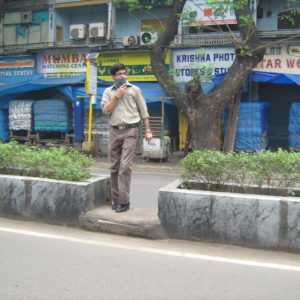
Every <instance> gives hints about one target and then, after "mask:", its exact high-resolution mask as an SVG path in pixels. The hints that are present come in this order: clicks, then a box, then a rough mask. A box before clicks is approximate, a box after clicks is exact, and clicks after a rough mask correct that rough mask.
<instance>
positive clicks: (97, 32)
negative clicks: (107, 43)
mask: <svg viewBox="0 0 300 300" xmlns="http://www.w3.org/2000/svg"><path fill="white" fill-rule="evenodd" d="M89 37H90V38H105V37H106V24H105V23H91V24H89Z"/></svg>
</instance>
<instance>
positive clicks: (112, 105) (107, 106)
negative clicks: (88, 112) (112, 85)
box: [104, 84, 127, 114]
mask: <svg viewBox="0 0 300 300" xmlns="http://www.w3.org/2000/svg"><path fill="white" fill-rule="evenodd" d="M125 93H127V87H126V85H125V84H123V85H122V86H121V87H120V88H118V89H117V91H116V93H115V95H114V96H113V98H112V99H111V100H110V101H108V102H107V103H106V104H105V106H104V111H105V113H107V114H110V113H111V112H112V111H113V110H114V109H115V107H116V105H117V102H118V100H119V99H120V98H121V97H123V95H124V94H125Z"/></svg>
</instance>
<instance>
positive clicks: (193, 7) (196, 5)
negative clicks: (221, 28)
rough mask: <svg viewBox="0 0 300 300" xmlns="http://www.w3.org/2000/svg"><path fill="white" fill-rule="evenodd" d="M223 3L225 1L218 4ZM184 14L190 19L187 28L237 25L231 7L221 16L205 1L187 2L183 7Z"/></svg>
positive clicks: (220, 0)
mask: <svg viewBox="0 0 300 300" xmlns="http://www.w3.org/2000/svg"><path fill="white" fill-rule="evenodd" d="M224 1H225V0H219V1H218V3H220V4H221V2H224ZM227 2H228V1H227ZM216 6H217V5H216ZM184 13H186V14H187V15H188V16H189V18H191V19H192V21H191V22H189V26H197V25H221V24H236V23H237V21H236V17H235V14H234V11H233V9H232V8H231V7H229V8H228V10H226V11H224V12H222V15H221V14H220V13H219V12H218V11H216V10H215V9H214V8H213V7H212V6H210V5H209V4H208V3H207V1H206V0H187V1H186V4H185V6H184Z"/></svg>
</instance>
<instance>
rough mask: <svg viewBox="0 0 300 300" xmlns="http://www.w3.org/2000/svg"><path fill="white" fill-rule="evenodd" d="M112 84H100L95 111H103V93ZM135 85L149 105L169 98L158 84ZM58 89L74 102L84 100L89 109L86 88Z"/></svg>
mask: <svg viewBox="0 0 300 300" xmlns="http://www.w3.org/2000/svg"><path fill="white" fill-rule="evenodd" d="M112 84H113V82H108V81H100V82H98V90H97V103H96V104H95V105H94V108H95V109H101V100H102V96H103V92H104V90H105V89H106V88H107V87H108V86H111V85H112ZM133 84H134V85H136V86H138V87H139V88H140V89H141V90H142V92H143V95H144V97H145V98H146V102H147V103H152V102H160V101H161V98H164V97H168V96H167V94H166V93H165V92H164V90H163V89H162V87H161V85H160V84H159V83H158V82H133ZM58 89H59V91H60V92H62V93H63V94H65V95H66V96H67V97H69V98H71V99H73V100H77V99H80V98H82V99H83V101H84V107H85V108H88V107H89V96H88V95H87V94H86V93H85V88H84V87H80V86H62V87H59V88H58ZM164 102H165V103H166V104H171V105H174V103H173V102H172V101H171V100H169V99H164Z"/></svg>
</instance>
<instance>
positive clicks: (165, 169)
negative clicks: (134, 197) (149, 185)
mask: <svg viewBox="0 0 300 300" xmlns="http://www.w3.org/2000/svg"><path fill="white" fill-rule="evenodd" d="M182 158H183V154H182V152H181V151H178V152H173V153H172V155H170V156H169V158H168V160H167V161H164V162H162V161H160V160H158V159H156V160H155V159H151V160H150V159H144V158H143V157H142V156H141V155H136V156H135V157H134V163H133V171H134V172H149V173H160V174H164V173H167V174H177V175H180V174H182V172H183V167H182V166H181V163H180V161H181V159H182ZM94 159H95V163H94V164H93V165H92V167H91V171H92V172H93V171H98V172H99V170H104V171H105V170H106V171H107V172H108V171H109V163H108V158H107V156H96V157H94Z"/></svg>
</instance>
